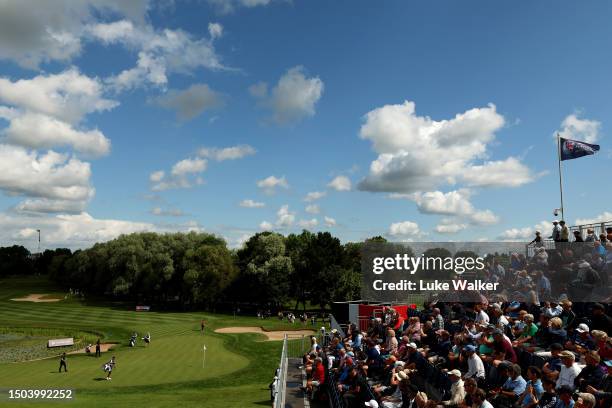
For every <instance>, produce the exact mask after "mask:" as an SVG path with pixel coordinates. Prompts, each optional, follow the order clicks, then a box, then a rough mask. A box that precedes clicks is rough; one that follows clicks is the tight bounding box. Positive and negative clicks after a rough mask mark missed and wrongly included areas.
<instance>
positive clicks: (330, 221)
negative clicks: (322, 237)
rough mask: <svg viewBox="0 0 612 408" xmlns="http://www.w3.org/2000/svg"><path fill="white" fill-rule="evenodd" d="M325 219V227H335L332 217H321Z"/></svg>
mask: <svg viewBox="0 0 612 408" xmlns="http://www.w3.org/2000/svg"><path fill="white" fill-rule="evenodd" d="M323 218H324V220H325V226H326V227H335V226H336V220H335V219H333V218H332V217H327V216H326V217H323Z"/></svg>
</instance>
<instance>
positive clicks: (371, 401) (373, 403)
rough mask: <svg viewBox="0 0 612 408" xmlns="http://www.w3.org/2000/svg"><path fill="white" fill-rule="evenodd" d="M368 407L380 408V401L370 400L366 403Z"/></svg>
mask: <svg viewBox="0 0 612 408" xmlns="http://www.w3.org/2000/svg"><path fill="white" fill-rule="evenodd" d="M364 404H365V406H366V407H372V408H378V407H379V405H378V402H377V401H376V400H375V399H372V400H369V401H367V402H365V403H364Z"/></svg>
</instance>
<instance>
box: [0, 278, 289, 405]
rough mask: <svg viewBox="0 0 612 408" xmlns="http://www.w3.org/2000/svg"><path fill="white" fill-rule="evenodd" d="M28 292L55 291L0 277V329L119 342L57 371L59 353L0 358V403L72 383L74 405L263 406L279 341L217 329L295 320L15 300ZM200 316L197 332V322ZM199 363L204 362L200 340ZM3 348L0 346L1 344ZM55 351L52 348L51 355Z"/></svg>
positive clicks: (42, 283) (41, 282) (41, 283)
mask: <svg viewBox="0 0 612 408" xmlns="http://www.w3.org/2000/svg"><path fill="white" fill-rule="evenodd" d="M32 293H53V294H54V295H57V296H62V291H61V290H59V289H58V288H57V287H55V286H54V285H52V284H50V283H48V282H47V281H46V280H45V279H44V278H10V279H2V280H0V327H8V328H11V327H12V328H20V327H21V328H28V327H30V328H42V329H45V328H48V329H54V330H70V331H75V332H76V331H86V332H92V333H100V334H101V336H102V339H101V340H102V342H118V343H119V344H118V345H117V346H116V347H115V348H114V349H112V350H111V351H109V352H107V353H103V354H102V357H101V358H97V359H96V358H95V357H92V356H87V355H81V354H75V355H69V356H68V373H61V374H60V373H58V368H59V359H58V358H57V357H53V358H50V359H44V360H36V361H28V362H17V363H0V390H1V391H0V392H1V393H2V395H0V406H2V405H3V403H5V402H6V401H7V399H6V398H7V393H6V390H7V389H9V388H19V389H41V388H44V389H62V388H70V389H73V390H75V399H74V401H72V402H71V406H72V407H97V406H101V407H102V406H104V407H109V406H112V407H113V408H121V407H133V406H136V405H139V404H146V406H147V407H172V408H176V406H177V405H179V404H180V405H181V408H184V407H191V406H194V407H195V406H197V407H202V406H204V407H207V408H216V407H219V408H220V407H223V408H227V407H257V406H262V405H268V404H269V398H270V397H269V396H270V392H269V390H268V384H269V383H270V381H271V380H272V377H273V375H274V370H275V369H276V367H277V366H278V359H279V357H280V351H281V345H282V343H281V342H280V341H265V342H262V341H261V340H265V339H266V337H265V336H263V335H262V334H255V333H244V334H221V333H215V332H214V330H216V329H219V328H223V327H236V326H263V327H264V328H265V329H266V330H290V329H292V328H294V327H292V326H291V325H289V324H287V323H285V322H280V321H278V320H277V319H268V320H259V319H256V318H255V317H241V316H238V317H235V316H228V315H216V314H208V313H175V312H159V311H151V312H135V311H134V310H133V305H128V304H122V303H118V302H112V303H111V302H108V301H105V300H104V299H86V300H85V301H83V300H78V299H70V298H69V299H66V300H64V301H61V302H42V303H36V302H15V301H12V300H10V299H14V298H20V297H23V296H28V295H29V294H32ZM202 319H205V320H206V321H207V326H206V333H205V334H204V335H202V333H200V321H201V320H202ZM134 331H136V332H137V333H139V337H142V336H143V335H144V334H145V333H147V332H150V333H151V337H152V342H151V344H150V345H149V346H147V347H144V343H143V342H142V341H141V340H140V339H139V342H138V344H137V347H134V348H130V347H128V346H127V342H128V339H129V337H130V334H131V333H132V332H134ZM204 344H205V345H206V360H205V365H204V368H202V360H203V346H204ZM0 353H2V350H0ZM59 353H60V351H59V350H58V354H59ZM112 355H115V356H116V360H117V365H116V367H115V370H114V371H113V376H112V377H113V379H112V381H106V380H104V377H105V373H104V372H103V371H102V369H101V367H102V364H103V363H104V362H106V361H108V360H109V359H110V357H111V356H112ZM10 406H11V407H22V406H23V407H38V406H41V407H42V406H48V402H37V401H29V402H24V403H20V402H11V404H10Z"/></svg>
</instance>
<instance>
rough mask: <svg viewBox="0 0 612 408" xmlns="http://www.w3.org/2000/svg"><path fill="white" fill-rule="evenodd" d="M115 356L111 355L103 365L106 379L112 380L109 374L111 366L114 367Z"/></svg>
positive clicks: (111, 370) (111, 369) (111, 371)
mask: <svg viewBox="0 0 612 408" xmlns="http://www.w3.org/2000/svg"><path fill="white" fill-rule="evenodd" d="M115 364H117V363H116V362H115V356H113V357H112V358H111V359H110V361H109V362H108V363H106V364H105V365H104V371H106V373H107V374H106V379H107V380H112V378H111V374H112V373H113V368H115Z"/></svg>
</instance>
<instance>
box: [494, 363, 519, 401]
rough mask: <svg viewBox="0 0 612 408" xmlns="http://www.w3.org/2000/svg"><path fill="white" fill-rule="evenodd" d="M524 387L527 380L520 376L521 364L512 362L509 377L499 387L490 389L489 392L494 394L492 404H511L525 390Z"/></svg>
mask: <svg viewBox="0 0 612 408" xmlns="http://www.w3.org/2000/svg"><path fill="white" fill-rule="evenodd" d="M526 388H527V381H525V379H524V378H523V377H522V376H521V366H519V365H518V364H513V365H512V367H511V369H510V377H509V378H508V379H507V380H506V382H505V383H504V385H502V387H501V389H500V390H493V391H491V394H493V395H495V397H494V398H493V405H494V406H513V405H514V403H515V401H517V400H518V398H519V396H521V395H522V394H523V393H524V392H525V389H526Z"/></svg>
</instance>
